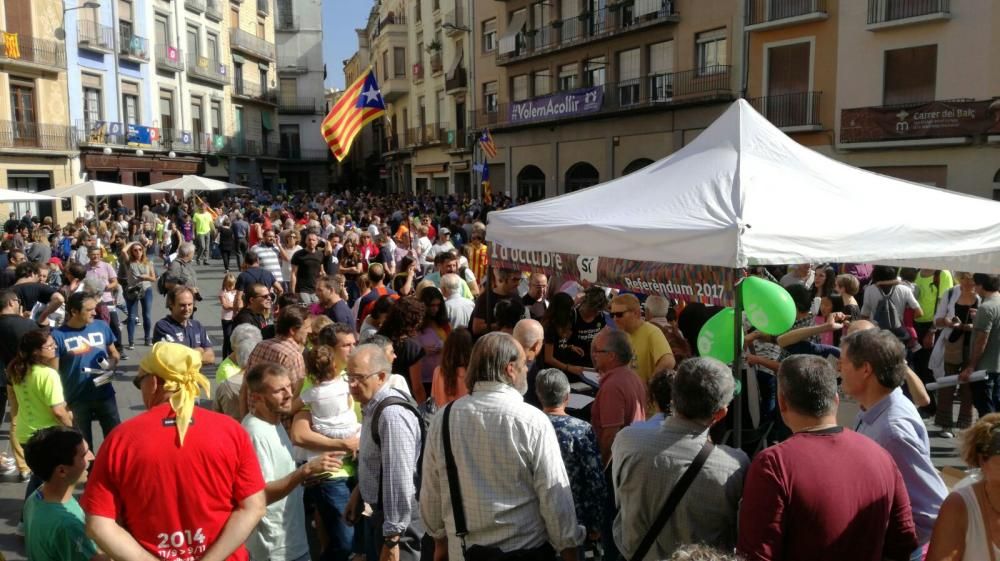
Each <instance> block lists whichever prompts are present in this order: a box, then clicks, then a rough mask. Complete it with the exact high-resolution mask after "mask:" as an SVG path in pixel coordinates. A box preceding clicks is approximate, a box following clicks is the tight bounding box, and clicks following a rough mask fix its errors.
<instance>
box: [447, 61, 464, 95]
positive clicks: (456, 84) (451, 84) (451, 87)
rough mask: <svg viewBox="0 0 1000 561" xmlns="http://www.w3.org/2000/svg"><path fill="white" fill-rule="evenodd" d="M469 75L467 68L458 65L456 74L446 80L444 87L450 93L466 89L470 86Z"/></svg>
mask: <svg viewBox="0 0 1000 561" xmlns="http://www.w3.org/2000/svg"><path fill="white" fill-rule="evenodd" d="M468 82H469V80H468V77H467V73H466V71H465V68H462V67H458V68H456V69H455V74H454V75H453V76H452V77H451V78H446V79H445V81H444V89H445V91H447V92H448V93H456V92H459V91H462V90H465V89H466V87H467V86H468Z"/></svg>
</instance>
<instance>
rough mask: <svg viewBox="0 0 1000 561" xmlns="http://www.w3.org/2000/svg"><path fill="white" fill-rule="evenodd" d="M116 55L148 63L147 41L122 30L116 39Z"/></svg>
mask: <svg viewBox="0 0 1000 561" xmlns="http://www.w3.org/2000/svg"><path fill="white" fill-rule="evenodd" d="M118 54H120V55H121V56H122V57H124V58H127V59H131V60H135V61H139V62H149V40H148V39H146V38H145V37H140V36H138V35H135V34H132V33H127V32H126V31H125V30H124V29H122V30H121V34H120V36H119V38H118Z"/></svg>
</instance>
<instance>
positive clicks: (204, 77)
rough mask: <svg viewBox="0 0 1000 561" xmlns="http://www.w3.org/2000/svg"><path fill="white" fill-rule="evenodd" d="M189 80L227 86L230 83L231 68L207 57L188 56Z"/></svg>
mask: <svg viewBox="0 0 1000 561" xmlns="http://www.w3.org/2000/svg"><path fill="white" fill-rule="evenodd" d="M187 73H188V78H191V79H192V80H201V81H203V82H209V83H212V84H216V85H220V86H226V85H229V83H230V77H229V75H230V71H229V67H228V66H226V65H225V64H222V63H220V62H219V61H217V60H212V59H209V58H205V57H200V56H196V55H194V54H189V55H188V60H187Z"/></svg>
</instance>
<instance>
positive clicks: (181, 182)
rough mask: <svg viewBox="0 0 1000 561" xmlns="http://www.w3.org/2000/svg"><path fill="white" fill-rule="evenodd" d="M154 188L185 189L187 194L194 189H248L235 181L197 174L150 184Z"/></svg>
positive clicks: (166, 189)
mask: <svg viewBox="0 0 1000 561" xmlns="http://www.w3.org/2000/svg"><path fill="white" fill-rule="evenodd" d="M150 187H151V188H153V189H160V190H162V191H174V190H180V191H183V192H184V194H185V195H188V194H190V193H192V192H194V191H225V190H227V189H247V187H243V186H242V185H236V184H235V183H227V182H225V181H219V180H218V179H209V178H207V177H200V176H197V175H185V176H183V177H180V178H178V179H171V180H169V181H163V182H161V183H156V184H154V185H150Z"/></svg>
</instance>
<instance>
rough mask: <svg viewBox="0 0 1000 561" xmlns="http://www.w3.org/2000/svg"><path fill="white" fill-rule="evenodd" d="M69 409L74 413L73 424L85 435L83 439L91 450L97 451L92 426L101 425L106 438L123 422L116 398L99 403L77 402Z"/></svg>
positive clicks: (70, 405)
mask: <svg viewBox="0 0 1000 561" xmlns="http://www.w3.org/2000/svg"><path fill="white" fill-rule="evenodd" d="M69 409H70V411H72V412H73V424H74V425H76V428H78V429H80V432H82V433H83V438H84V439H85V440H86V441H87V445H88V446H90V449H91V450H94V449H95V448H94V431H93V426H92V425H93V424H94V421H97V422H98V423H100V425H101V432H103V433H104V438H107V437H108V433H109V432H111V429H113V428H115V427H117V426H118V425H120V424H121V422H122V420H121V418H120V417H119V416H118V403H117V402H116V401H115V396H111V397H109V398H107V399H102V400H99V401H77V402H75V403H70V404H69Z"/></svg>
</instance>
